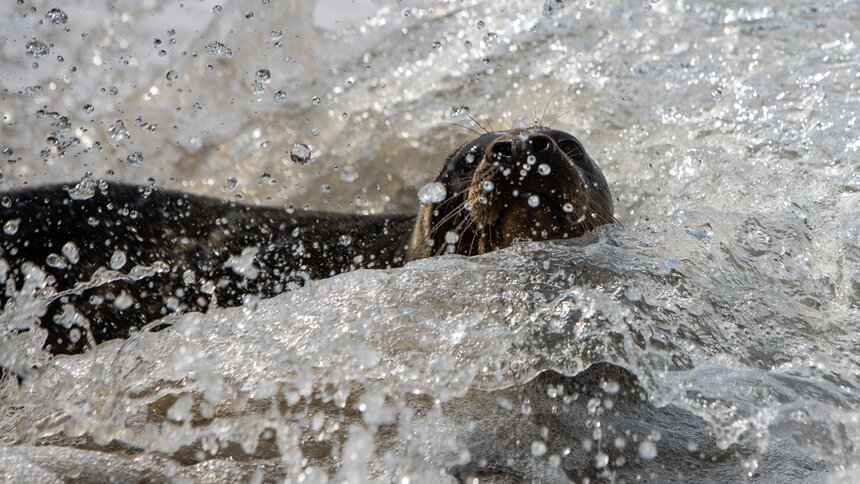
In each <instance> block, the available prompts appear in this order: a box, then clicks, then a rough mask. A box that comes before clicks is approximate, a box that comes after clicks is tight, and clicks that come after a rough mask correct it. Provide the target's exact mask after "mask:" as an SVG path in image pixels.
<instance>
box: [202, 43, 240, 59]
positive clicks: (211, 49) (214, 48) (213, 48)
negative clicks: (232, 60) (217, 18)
mask: <svg viewBox="0 0 860 484" xmlns="http://www.w3.org/2000/svg"><path fill="white" fill-rule="evenodd" d="M206 53H207V54H209V55H220V56H223V57H233V51H232V50H230V47H227V45H226V44H222V43H221V42H218V41H217V40H213V41H212V42H209V43H208V44H206Z"/></svg>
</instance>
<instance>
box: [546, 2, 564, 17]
mask: <svg viewBox="0 0 860 484" xmlns="http://www.w3.org/2000/svg"><path fill="white" fill-rule="evenodd" d="M564 7H565V5H564V1H563V0H546V2H545V3H544V4H543V16H544V17H546V18H554V17H555V16H556V15H558V14H559V13H561V11H562V10H564Z"/></svg>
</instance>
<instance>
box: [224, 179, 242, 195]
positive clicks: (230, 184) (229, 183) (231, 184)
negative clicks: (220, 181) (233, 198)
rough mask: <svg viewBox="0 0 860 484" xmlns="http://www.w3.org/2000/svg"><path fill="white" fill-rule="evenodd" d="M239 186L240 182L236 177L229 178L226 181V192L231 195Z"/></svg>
mask: <svg viewBox="0 0 860 484" xmlns="http://www.w3.org/2000/svg"><path fill="white" fill-rule="evenodd" d="M237 185H239V180H238V179H236V177H235V176H228V177H227V178H226V179H225V180H224V192H225V193H230V192H232V191H233V190H235V189H236V186H237Z"/></svg>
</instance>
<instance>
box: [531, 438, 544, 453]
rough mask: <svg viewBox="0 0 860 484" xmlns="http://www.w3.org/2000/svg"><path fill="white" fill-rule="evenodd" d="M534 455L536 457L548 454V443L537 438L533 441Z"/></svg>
mask: <svg viewBox="0 0 860 484" xmlns="http://www.w3.org/2000/svg"><path fill="white" fill-rule="evenodd" d="M531 450H532V455H533V456H535V457H540V456H542V455H544V454H546V444H544V443H543V442H541V441H540V440H535V441H534V442H532V449H531Z"/></svg>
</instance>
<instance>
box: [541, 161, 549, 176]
mask: <svg viewBox="0 0 860 484" xmlns="http://www.w3.org/2000/svg"><path fill="white" fill-rule="evenodd" d="M549 172H550V168H549V165H547V164H546V163H541V164H540V165H538V173H540V174H541V175H544V176H546V175H549Z"/></svg>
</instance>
